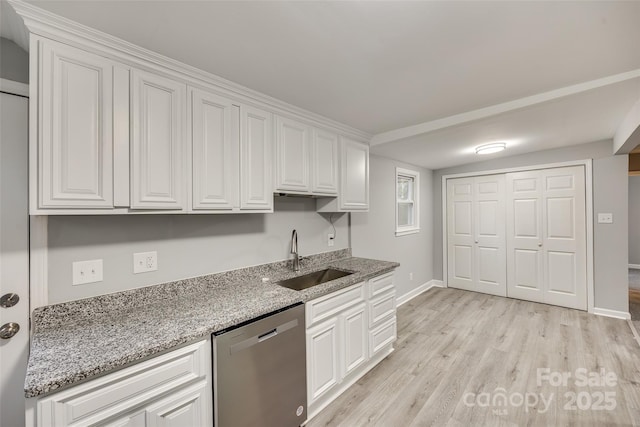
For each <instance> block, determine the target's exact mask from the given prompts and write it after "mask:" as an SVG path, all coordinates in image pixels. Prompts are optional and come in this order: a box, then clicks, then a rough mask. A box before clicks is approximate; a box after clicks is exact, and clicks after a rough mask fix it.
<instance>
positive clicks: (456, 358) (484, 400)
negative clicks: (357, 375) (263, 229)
mask: <svg viewBox="0 0 640 427" xmlns="http://www.w3.org/2000/svg"><path fill="white" fill-rule="evenodd" d="M395 348H396V350H395V352H394V353H392V354H391V355H390V356H389V357H388V358H386V359H385V360H384V361H383V362H382V363H380V364H379V365H378V366H376V367H375V368H374V369H373V370H371V371H370V372H369V373H368V374H367V375H365V376H364V377H363V378H362V379H360V380H359V381H358V382H357V383H356V384H354V385H353V386H352V387H351V388H349V389H348V390H347V391H346V392H345V393H344V394H342V395H341V396H340V397H339V398H338V399H337V400H335V401H334V402H333V403H332V404H331V405H329V406H328V407H327V408H325V409H324V410H323V411H321V412H320V413H319V414H318V415H317V416H316V417H315V418H314V419H313V420H311V421H310V422H309V423H308V424H307V426H309V427H319V426H363V425H376V426H389V427H394V426H431V425H434V426H441V425H447V426H476V425H491V426H498V425H529V426H552V425H557V426H561V425H562V426H565V425H580V426H604V425H640V347H639V346H638V343H637V342H636V341H635V340H634V337H633V335H632V332H631V330H630V329H629V327H628V325H627V323H626V322H625V321H624V320H616V319H610V318H606V317H601V316H595V315H592V314H587V313H585V312H581V311H576V310H570V309H565V308H560V307H554V306H549V305H544V304H536V303H531V302H525V301H519V300H515V299H509V298H500V297H494V296H490V295H483V294H479V293H474V292H467V291H461V290H456V289H432V290H430V291H428V292H426V293H424V294H422V295H420V296H418V297H416V298H414V299H412V300H411V301H409V302H408V303H406V304H405V305H403V306H401V307H400V308H399V309H398V341H397V342H396V344H395ZM545 368H547V369H548V372H549V374H550V375H551V377H552V379H557V376H561V375H565V376H566V375H570V376H569V377H567V380H566V385H565V383H563V382H562V380H559V382H558V383H553V384H551V383H550V381H548V380H546V379H545V378H541V377H542V374H543V372H544V371H538V370H539V369H545ZM579 369H584V371H578V372H576V370H579ZM602 370H604V372H605V375H608V376H609V378H608V380H607V381H605V380H597V383H596V382H595V381H596V380H595V379H593V378H592V381H593V382H591V384H590V385H583V384H582V379H583V377H585V376H589V375H591V374H592V373H593V375H595V376H598V374H600V373H601V372H602ZM565 373H566V374H565ZM612 375H615V385H613V379H612ZM539 377H540V378H539ZM534 395H535V396H536V398H534V397H533V396H534ZM502 396H506V398H507V402H506V404H504V403H505V402H504V400H503V399H500V398H501V397H502ZM574 396H575V401H573V400H574ZM542 398H544V399H545V402H547V403H544V402H543V401H542ZM536 399H537V402H536ZM522 400H525V401H526V400H528V402H529V405H527V404H526V403H524V404H522V403H521V402H522ZM613 406H615V408H613V409H611V408H612V407H613Z"/></svg>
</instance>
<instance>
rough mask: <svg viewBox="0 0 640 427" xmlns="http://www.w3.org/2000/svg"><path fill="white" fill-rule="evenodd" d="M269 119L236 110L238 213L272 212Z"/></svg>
mask: <svg viewBox="0 0 640 427" xmlns="http://www.w3.org/2000/svg"><path fill="white" fill-rule="evenodd" d="M272 155H273V115H272V114H271V113H269V112H267V111H264V110H261V109H259V108H255V107H250V106H247V105H243V106H241V107H240V209H241V210H260V211H273V176H272V172H271V163H272Z"/></svg>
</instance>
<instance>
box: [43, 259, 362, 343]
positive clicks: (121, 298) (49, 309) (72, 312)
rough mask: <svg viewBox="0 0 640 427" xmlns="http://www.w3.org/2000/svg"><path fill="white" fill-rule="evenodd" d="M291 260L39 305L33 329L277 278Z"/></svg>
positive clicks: (308, 264)
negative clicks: (208, 288)
mask: <svg viewBox="0 0 640 427" xmlns="http://www.w3.org/2000/svg"><path fill="white" fill-rule="evenodd" d="M349 257H351V249H340V250H337V251H331V252H323V253H319V254H315V255H310V256H308V257H304V258H303V259H302V260H301V266H302V267H303V270H304V271H307V270H312V269H315V268H317V267H319V266H322V265H325V264H328V263H331V262H334V261H337V260H340V259H344V258H349ZM290 263H291V261H290V260H284V261H276V262H272V263H267V264H260V265H256V266H251V267H244V268H239V269H236V270H229V271H224V272H221V273H213V274H209V275H205V276H199V277H194V278H190V279H182V280H176V281H171V282H167V283H161V284H157V285H151V286H145V287H142V288H136V289H131V290H127V291H121V292H115V293H111V294H106V295H99V296H95V297H90V298H83V299H79V300H74V301H68V302H63V303H58V304H52V305H47V306H44V307H38V308H36V309H34V310H33V313H32V315H31V321H32V322H33V325H34V327H33V331H34V332H38V331H40V330H42V329H46V328H49V327H59V325H60V323H64V322H66V321H73V322H77V321H82V320H83V319H90V318H93V317H95V316H99V315H103V314H107V313H110V312H114V311H120V310H124V309H133V308H136V307H140V306H146V305H150V304H157V303H159V302H161V301H163V300H165V299H166V298H167V297H168V296H169V297H171V298H175V297H176V295H180V293H182V292H192V291H193V289H192V288H193V286H196V285H198V284H208V283H222V284H224V283H234V282H237V281H238V280H239V278H243V279H245V280H247V279H249V280H260V279H261V278H262V277H273V276H274V275H275V276H281V275H282V273H283V271H287V270H288V268H289V266H290ZM292 275H294V274H292ZM279 280H280V279H279Z"/></svg>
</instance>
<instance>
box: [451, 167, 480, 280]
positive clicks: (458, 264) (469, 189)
mask: <svg viewBox="0 0 640 427" xmlns="http://www.w3.org/2000/svg"><path fill="white" fill-rule="evenodd" d="M447 240H448V248H447V254H448V264H447V265H448V267H447V269H448V272H447V273H448V285H449V286H451V287H453V288H458V289H466V290H470V291H472V290H474V286H473V285H474V280H475V278H474V270H475V268H474V263H475V261H474V239H473V178H460V179H451V180H448V181H447Z"/></svg>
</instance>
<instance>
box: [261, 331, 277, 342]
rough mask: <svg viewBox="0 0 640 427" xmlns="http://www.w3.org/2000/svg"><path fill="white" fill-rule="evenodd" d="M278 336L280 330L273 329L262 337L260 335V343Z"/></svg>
mask: <svg viewBox="0 0 640 427" xmlns="http://www.w3.org/2000/svg"><path fill="white" fill-rule="evenodd" d="M276 335H278V328H273V329H272V330H270V331H269V332H265V333H264V334H262V335H258V342H262V341H266V340H268V339H269V338H273V337H275V336H276Z"/></svg>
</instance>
